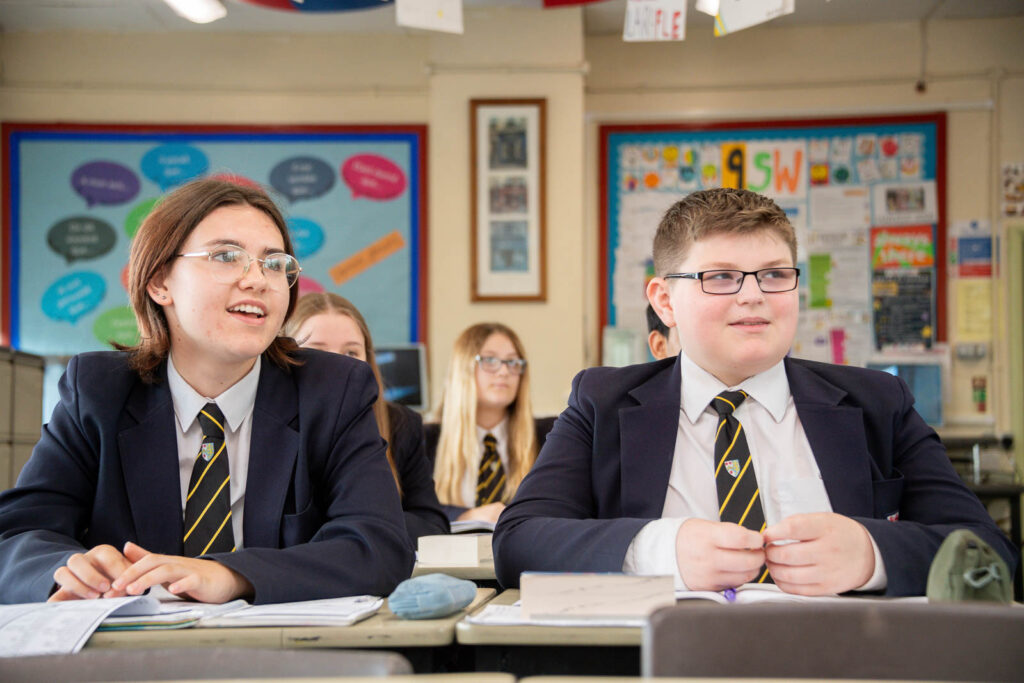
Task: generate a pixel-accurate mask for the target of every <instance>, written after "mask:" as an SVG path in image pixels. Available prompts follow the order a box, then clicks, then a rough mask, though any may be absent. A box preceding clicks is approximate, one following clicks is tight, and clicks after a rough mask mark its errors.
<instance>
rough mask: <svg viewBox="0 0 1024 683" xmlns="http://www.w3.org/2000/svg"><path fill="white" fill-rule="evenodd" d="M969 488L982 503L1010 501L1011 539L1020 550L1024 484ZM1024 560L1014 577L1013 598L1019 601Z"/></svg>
mask: <svg viewBox="0 0 1024 683" xmlns="http://www.w3.org/2000/svg"><path fill="white" fill-rule="evenodd" d="M967 488H969V489H970V490H971V491H973V492H974V495H976V496H977V497H978V498H979V499H980V500H981V502H982V503H988V502H989V501H993V500H1007V501H1009V502H1010V540H1011V541H1013V546H1014V547H1015V548H1017V550H1020V548H1021V545H1022V544H1024V538H1022V536H1024V534H1022V531H1021V519H1020V497H1021V495H1024V486H1021V485H1020V484H967ZM1021 565H1024V561H1022V562H1018V563H1017V573H1016V575H1015V576H1014V577H1013V598H1014V600H1017V601H1018V602H1019V601H1020V600H1021V599H1024V578H1022V577H1024V573H1022V567H1021Z"/></svg>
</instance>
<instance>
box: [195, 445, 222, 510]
mask: <svg viewBox="0 0 1024 683" xmlns="http://www.w3.org/2000/svg"><path fill="white" fill-rule="evenodd" d="M226 445H227V442H226V441H225V442H224V443H222V444H221V445H220V450H219V451H217V452H216V453H214V455H213V457H212V458H210V462H208V463H206V467H204V468H203V473H202V474H200V475H199V479H197V480H196V485H195V486H193V487H192V490H191V491H189V492H188V495H187V496H185V502H186V503H187V502H188V501H189V500H190V499H191V498H192V494H193V493H195V492H196V489H198V488H199V485H200V484H202V483H203V478H204V477H205V476H206V473H207V472H209V471H210V467H212V466H213V463H214V462H216V461H217V458H218V457H220V454H221V453H223V452H224V447H225V446H226ZM200 448H202V447H201V446H200ZM196 457H198V456H196Z"/></svg>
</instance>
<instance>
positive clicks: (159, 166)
mask: <svg viewBox="0 0 1024 683" xmlns="http://www.w3.org/2000/svg"><path fill="white" fill-rule="evenodd" d="M141 165H142V172H143V173H145V174H146V177H147V178H149V179H150V180H152V181H153V182H154V183H156V184H157V185H159V186H160V189H161V190H167V189H168V188H171V187H174V186H175V185H181V184H182V183H184V182H187V181H189V180H192V179H193V178H196V177H198V176H201V175H202V174H203V173H205V172H206V169H207V168H209V166H210V162H209V160H208V159H207V158H206V155H205V154H203V152H202V150H200V149H197V148H195V147H193V146H191V145H182V144H172V145H160V146H159V147H154V148H153V149H151V150H149V151H148V152H146V154H145V155H144V156H143V157H142V164H141Z"/></svg>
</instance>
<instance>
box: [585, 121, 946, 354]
mask: <svg viewBox="0 0 1024 683" xmlns="http://www.w3.org/2000/svg"><path fill="white" fill-rule="evenodd" d="M945 135H946V115H945V114H944V113H935V114H920V115H909V116H880V117H871V118H843V119H836V118H831V119H802V120H771V121H731V122H714V123H667V124H632V125H629V124H626V125H623V124H617V125H604V126H601V128H600V139H601V152H600V156H601V162H600V166H601V199H600V201H601V206H600V220H601V230H602V232H601V265H600V274H601V283H600V291H601V296H600V301H601V323H602V326H612V327H614V328H618V329H625V330H637V331H641V332H643V334H644V335H646V320H645V317H644V310H645V308H646V306H647V298H646V296H645V294H644V290H645V287H646V285H647V282H648V281H649V280H650V279H651V278H652V277H654V268H653V261H652V255H651V244H652V241H653V238H654V233H655V231H656V229H657V226H658V223H659V221H660V219H661V216H662V214H663V213H664V212H665V210H666V209H667V208H668V207H669V206H670V205H671V204H673V203H674V202H675V201H677V200H679V199H680V198H682V197H683V196H685V195H687V194H689V193H690V192H694V191H697V190H701V189H708V188H713V187H741V188H746V189H749V190H753V191H756V192H760V193H762V194H766V195H768V196H770V197H772V198H773V199H775V201H776V202H777V203H778V204H779V205H780V206H781V207H782V208H783V209H784V210H785V211H786V213H787V215H788V216H789V218H790V220H791V222H792V223H793V225H794V227H795V228H796V231H797V239H798V244H799V253H798V258H797V260H798V263H797V265H798V266H799V267H800V269H801V276H800V301H801V324H800V329H799V331H798V334H797V340H796V343H795V345H794V352H795V353H797V355H800V356H801V357H805V358H812V359H815V360H823V361H827V362H835V363H848V364H855V365H866V364H867V362H868V361H869V359H870V357H871V356H872V355H875V354H877V353H878V352H884V351H889V350H892V351H914V350H918V349H929V348H932V346H933V345H934V344H935V343H936V342H941V341H944V340H945V337H946V329H945V314H946V289H945V288H946V277H945V242H946V218H945V177H946V174H945Z"/></svg>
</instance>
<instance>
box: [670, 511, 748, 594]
mask: <svg viewBox="0 0 1024 683" xmlns="http://www.w3.org/2000/svg"><path fill="white" fill-rule="evenodd" d="M764 557H765V555H764V550H763V549H762V541H761V535H760V534H759V533H757V532H756V531H751V530H750V529H744V528H743V527H740V526H738V525H736V524H729V523H722V522H710V521H707V520H702V519H695V518H694V519H688V520H687V521H685V522H683V524H682V525H680V527H679V533H678V535H677V536H676V562H677V564H678V566H679V573H680V575H681V576H682V577H683V581H685V582H686V585H687V587H689V588H690V589H691V590H721V589H723V588H731V587H735V586H739V585H740V584H743V583H746V582H748V581H752V580H753V579H754V578H756V576H757V575H758V573H759V572H760V570H761V565H762V564H764Z"/></svg>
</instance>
